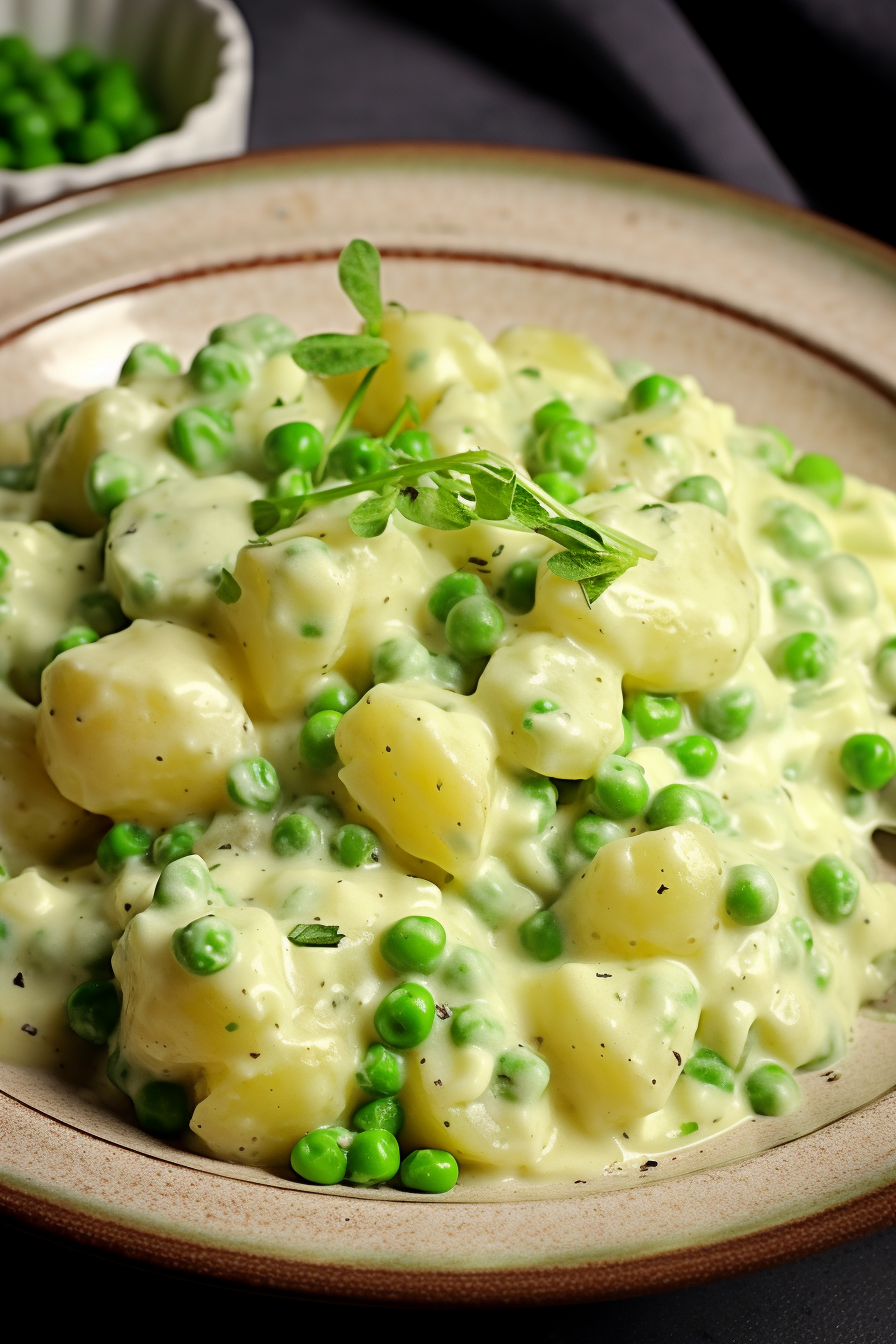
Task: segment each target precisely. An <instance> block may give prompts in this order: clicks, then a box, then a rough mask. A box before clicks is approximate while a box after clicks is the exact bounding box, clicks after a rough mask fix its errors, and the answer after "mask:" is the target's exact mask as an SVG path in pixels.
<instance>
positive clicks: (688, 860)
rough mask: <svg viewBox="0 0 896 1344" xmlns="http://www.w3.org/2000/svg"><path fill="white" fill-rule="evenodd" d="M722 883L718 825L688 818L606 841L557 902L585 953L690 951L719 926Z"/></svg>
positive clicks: (637, 954) (630, 954)
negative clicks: (714, 827) (714, 828)
mask: <svg viewBox="0 0 896 1344" xmlns="http://www.w3.org/2000/svg"><path fill="white" fill-rule="evenodd" d="M722 888H723V881H722V862H721V860H720V858H719V851H718V846H717V845H716V841H715V837H714V835H713V833H712V831H710V830H709V829H708V827H706V826H701V825H699V824H697V823H696V822H687V823H685V824H684V825H681V826H667V827H665V828H664V829H663V830H659V831H645V832H644V833H643V834H641V835H634V836H630V837H628V838H626V839H623V840H614V841H613V842H612V844H609V845H605V846H604V848H603V849H601V850H599V851H598V853H597V854H596V856H595V857H594V859H593V860H592V861H591V864H590V865H589V867H588V868H587V869H586V870H585V872H584V873H583V874H582V876H581V877H580V878H579V879H578V880H577V881H575V882H574V883H573V884H572V887H571V889H570V891H569V892H568V893H567V895H566V896H564V897H563V899H562V900H561V901H558V903H557V905H556V907H555V909H556V910H557V913H558V914H560V915H561V916H562V918H563V919H564V921H565V923H566V925H567V927H568V929H569V932H570V936H571V937H572V939H573V941H574V943H575V947H576V951H577V953H578V955H579V956H591V957H603V956H605V955H606V953H607V952H613V953H616V954H617V955H619V956H624V957H651V956H655V955H656V954H657V953H663V952H665V953H670V954H671V955H673V956H678V957H688V956H693V955H694V954H695V953H697V952H700V951H702V949H703V948H704V947H705V946H706V944H707V942H708V941H709V939H710V938H711V937H712V935H713V932H714V931H715V930H716V929H717V928H718V926H719V921H720V919H721V915H722V910H723V906H724V901H723V898H722Z"/></svg>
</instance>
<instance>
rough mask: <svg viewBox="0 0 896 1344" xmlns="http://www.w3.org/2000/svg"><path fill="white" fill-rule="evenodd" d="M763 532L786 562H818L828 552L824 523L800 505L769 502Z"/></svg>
mask: <svg viewBox="0 0 896 1344" xmlns="http://www.w3.org/2000/svg"><path fill="white" fill-rule="evenodd" d="M762 531H763V532H764V533H765V535H766V536H767V537H768V538H769V540H770V541H771V542H772V544H773V546H774V547H775V548H776V550H778V551H780V553H781V555H783V556H785V557H786V558H787V559H788V560H819V559H820V558H821V557H822V556H823V555H825V554H826V553H827V552H828V551H829V550H830V549H831V538H830V535H829V533H828V530H827V528H826V527H825V525H824V523H822V522H821V520H820V519H819V518H817V517H816V516H815V514H814V513H811V512H810V511H809V510H808V509H804V508H802V506H801V505H799V504H787V503H785V502H784V501H783V500H774V501H772V503H771V516H770V518H769V519H768V521H767V522H766V523H765V525H764V526H763V528H762Z"/></svg>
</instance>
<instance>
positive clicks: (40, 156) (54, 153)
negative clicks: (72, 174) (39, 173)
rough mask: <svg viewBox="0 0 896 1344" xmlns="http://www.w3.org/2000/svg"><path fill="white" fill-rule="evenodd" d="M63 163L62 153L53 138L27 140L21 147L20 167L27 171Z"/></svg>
mask: <svg viewBox="0 0 896 1344" xmlns="http://www.w3.org/2000/svg"><path fill="white" fill-rule="evenodd" d="M56 163H62V153H61V151H60V150H59V149H57V147H56V145H55V144H54V143H53V141H52V140H26V141H25V142H24V143H23V144H22V146H21V147H20V149H19V165H18V166H19V167H20V168H22V169H24V170H25V171H26V172H31V171H32V170H33V169H35V168H50V167H52V165H53V164H56Z"/></svg>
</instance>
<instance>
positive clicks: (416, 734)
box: [336, 682, 495, 873]
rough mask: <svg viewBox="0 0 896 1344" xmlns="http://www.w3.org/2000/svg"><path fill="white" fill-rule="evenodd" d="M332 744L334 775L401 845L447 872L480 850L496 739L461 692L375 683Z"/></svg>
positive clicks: (486, 814)
mask: <svg viewBox="0 0 896 1344" xmlns="http://www.w3.org/2000/svg"><path fill="white" fill-rule="evenodd" d="M336 749H337V751H338V752H339V756H340V759H341V760H342V761H343V762H344V765H343V769H342V770H341V771H340V772H339V778H340V779H341V780H342V782H343V784H344V785H345V787H346V788H347V789H348V791H349V793H350V794H351V795H352V797H353V798H355V799H356V800H357V801H358V802H359V803H360V804H361V806H362V807H363V808H365V809H366V811H367V812H369V814H370V815H371V817H373V819H374V820H375V821H376V822H378V823H379V824H380V825H381V826H382V827H383V828H384V830H386V831H387V832H388V833H389V835H391V836H392V838H393V840H395V842H396V843H397V844H399V845H400V846H401V847H402V849H404V850H406V851H407V852H408V853H409V854H413V855H414V856H415V857H416V858H419V859H428V860H429V861H430V862H431V863H436V864H438V865H439V867H440V868H444V869H446V870H447V871H448V872H451V873H453V872H456V871H458V869H459V867H462V866H467V865H469V864H470V863H471V862H474V861H475V860H476V859H477V858H478V857H479V854H480V851H481V849H482V842H483V839H484V836H485V830H486V823H487V820H488V807H489V800H490V793H491V776H492V770H493V766H494V763H495V741H494V738H493V737H492V734H491V732H490V731H489V729H488V728H487V726H486V725H485V724H484V723H483V721H482V719H480V718H479V716H478V715H477V714H476V713H475V712H473V711H472V710H471V708H470V706H469V701H467V700H466V699H465V698H464V696H462V695H455V694H454V693H453V692H451V691H442V690H439V689H438V688H436V687H432V688H430V687H427V686H424V685H421V684H420V683H417V684H415V685H401V684H398V683H388V682H386V683H383V684H382V685H380V686H375V687H374V688H373V690H372V691H369V692H368V694H367V695H365V696H364V697H363V698H362V699H361V700H360V701H359V703H358V704H357V705H355V707H354V709H350V710H349V712H348V713H347V714H346V715H345V718H344V719H343V720H342V722H341V723H340V725H339V728H338V729H337V732H336Z"/></svg>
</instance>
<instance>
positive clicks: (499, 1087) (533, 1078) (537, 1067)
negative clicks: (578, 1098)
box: [492, 1045, 551, 1106]
mask: <svg viewBox="0 0 896 1344" xmlns="http://www.w3.org/2000/svg"><path fill="white" fill-rule="evenodd" d="M550 1081H551V1071H550V1069H549V1068H548V1066H547V1064H546V1063H545V1061H544V1060H543V1059H541V1058H540V1057H539V1056H538V1055H536V1054H535V1053H534V1051H532V1050H527V1049H526V1047H525V1046H524V1045H518V1046H514V1047H513V1048H512V1049H510V1050H505V1051H504V1052H503V1053H502V1054H501V1055H499V1056H498V1062H497V1064H496V1066H495V1079H494V1082H493V1083H492V1090H493V1091H494V1093H495V1096H496V1097H500V1098H501V1099H502V1100H503V1101H514V1102H517V1103H519V1104H520V1105H522V1106H526V1105H529V1104H530V1103H531V1102H533V1101H537V1100H538V1098H539V1097H540V1096H541V1095H542V1093H543V1092H544V1091H545V1089H546V1087H547V1085H548V1083H549V1082H550Z"/></svg>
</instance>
